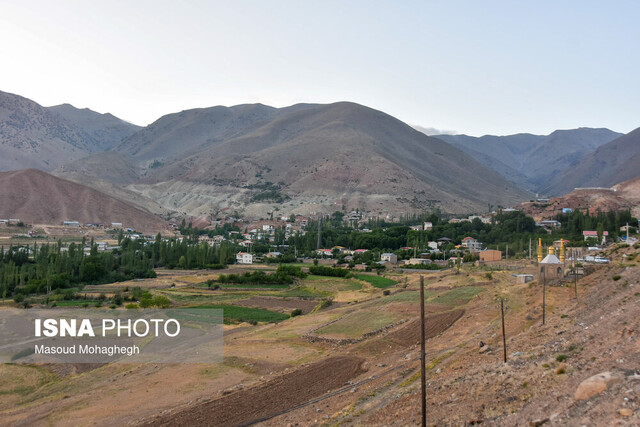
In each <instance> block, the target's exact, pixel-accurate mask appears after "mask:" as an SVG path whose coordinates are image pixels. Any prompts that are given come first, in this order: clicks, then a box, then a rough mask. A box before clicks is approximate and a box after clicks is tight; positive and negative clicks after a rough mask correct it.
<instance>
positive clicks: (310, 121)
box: [116, 102, 528, 215]
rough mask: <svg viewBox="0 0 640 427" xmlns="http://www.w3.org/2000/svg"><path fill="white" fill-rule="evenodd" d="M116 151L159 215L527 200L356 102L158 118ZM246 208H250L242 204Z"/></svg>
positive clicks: (470, 205) (463, 208) (473, 207)
mask: <svg viewBox="0 0 640 427" xmlns="http://www.w3.org/2000/svg"><path fill="white" fill-rule="evenodd" d="M116 150H117V151H119V152H121V153H124V154H128V155H130V156H132V158H133V160H134V161H136V162H137V163H138V165H139V166H141V167H142V168H143V169H144V172H143V174H144V175H145V176H144V177H143V178H142V179H141V180H140V181H138V182H136V183H132V185H130V188H131V189H133V190H135V191H138V192H140V193H142V194H144V195H146V196H149V197H151V198H153V199H155V200H158V201H160V203H161V204H163V205H164V206H167V207H169V208H172V207H176V208H183V209H185V211H186V212H188V213H191V214H197V213H200V214H202V213H206V212H207V210H208V209H210V207H211V206H212V205H215V206H217V207H218V208H222V209H224V208H227V209H243V210H244V209H246V208H248V209H250V210H251V209H253V210H254V211H255V214H256V215H264V213H265V212H266V211H273V210H277V209H280V210H284V211H289V210H292V209H296V210H297V211H300V212H312V211H325V212H327V211H334V210H340V209H341V208H342V207H344V208H346V209H355V208H359V209H363V210H369V211H376V212H380V213H384V212H392V211H393V212H396V213H397V212H403V211H404V212H406V211H410V210H424V209H429V208H434V207H441V208H443V209H444V210H447V211H451V212H468V211H480V210H486V208H487V205H488V204H493V205H498V204H501V205H510V204H513V203H516V202H517V201H519V200H522V199H523V198H526V197H528V194H527V193H526V192H524V191H522V190H520V189H518V188H517V187H516V186H515V185H513V184H511V183H508V182H507V181H506V180H505V179H504V178H502V177H501V176H500V175H499V174H497V173H496V172H494V171H492V170H490V169H489V168H487V167H485V166H484V165H482V164H480V163H479V162H477V161H475V160H474V159H473V158H471V157H470V156H468V155H467V154H465V153H463V152H462V151H460V150H458V149H456V148H454V147H452V146H451V145H450V144H447V143H445V142H443V141H441V140H439V139H436V138H430V137H427V136H426V135H424V134H422V133H420V132H417V131H415V130H414V129H412V128H411V127H410V126H408V125H406V124H404V123H402V122H400V121H399V120H397V119H395V118H393V117H391V116H389V115H387V114H384V113H382V112H380V111H376V110H373V109H370V108H367V107H364V106H361V105H358V104H353V103H348V102H341V103H335V104H329V105H314V104H300V105H294V106H291V107H287V108H282V109H274V108H271V107H265V106H263V105H242V106H237V107H231V108H226V107H214V108H210V109H199V110H190V111H184V112H182V113H178V114H174V115H170V116H166V117H163V118H161V119H159V120H158V121H156V122H155V123H153V124H151V125H150V126H148V127H147V128H145V129H143V130H142V131H140V132H138V133H137V134H135V135H133V136H132V137H130V138H128V139H126V140H124V141H123V142H122V144H120V145H119V146H117V147H116ZM250 202H251V206H247V205H248V204H249V203H250Z"/></svg>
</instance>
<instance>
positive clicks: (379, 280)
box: [356, 274, 398, 289]
mask: <svg viewBox="0 0 640 427" xmlns="http://www.w3.org/2000/svg"><path fill="white" fill-rule="evenodd" d="M356 278H357V279H359V280H364V281H365V282H368V283H371V285H372V286H374V287H376V288H381V289H384V288H388V287H390V286H393V285H395V284H396V283H398V282H396V281H395V280H391V279H387V278H386V277H380V276H373V275H370V274H357V275H356Z"/></svg>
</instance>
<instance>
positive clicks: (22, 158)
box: [0, 92, 91, 170]
mask: <svg viewBox="0 0 640 427" xmlns="http://www.w3.org/2000/svg"><path fill="white" fill-rule="evenodd" d="M90 139H91V138H90V137H89V135H88V134H87V133H85V132H84V131H83V130H82V129H80V128H78V127H76V126H74V125H72V124H71V123H69V122H67V121H66V120H64V119H62V118H61V117H59V116H58V115H56V114H54V113H53V112H51V111H49V110H47V109H46V108H44V107H42V106H40V105H38V104H37V103H35V102H33V101H31V100H29V99H27V98H23V97H21V96H18V95H13V94H10V93H6V92H0V170H12V169H20V168H25V167H37V168H39V169H43V170H52V169H54V168H55V167H56V166H58V165H61V164H63V163H65V162H68V161H69V160H74V159H78V158H80V157H83V156H86V155H87V154H88V153H90V152H91V145H90Z"/></svg>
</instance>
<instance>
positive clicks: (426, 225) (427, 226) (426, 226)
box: [423, 221, 433, 231]
mask: <svg viewBox="0 0 640 427" xmlns="http://www.w3.org/2000/svg"><path fill="white" fill-rule="evenodd" d="M423 227H424V231H431V230H433V223H431V222H428V221H427V222H425V223H424V224H423Z"/></svg>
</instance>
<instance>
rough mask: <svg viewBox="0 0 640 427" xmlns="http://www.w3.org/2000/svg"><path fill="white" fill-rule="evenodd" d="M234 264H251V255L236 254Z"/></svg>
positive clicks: (244, 253) (245, 253)
mask: <svg viewBox="0 0 640 427" xmlns="http://www.w3.org/2000/svg"><path fill="white" fill-rule="evenodd" d="M236 262H237V263H238V264H253V255H252V254H250V253H247V252H238V253H237V254H236Z"/></svg>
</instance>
